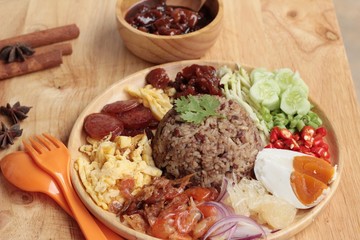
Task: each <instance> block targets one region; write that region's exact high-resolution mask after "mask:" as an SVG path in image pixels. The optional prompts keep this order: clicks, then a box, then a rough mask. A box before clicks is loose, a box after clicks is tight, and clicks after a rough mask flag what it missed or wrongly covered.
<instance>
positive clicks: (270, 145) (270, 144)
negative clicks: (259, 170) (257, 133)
mask: <svg viewBox="0 0 360 240" xmlns="http://www.w3.org/2000/svg"><path fill="white" fill-rule="evenodd" d="M265 148H274V146H273V144H272V143H269V144H268V145H266V146H265Z"/></svg>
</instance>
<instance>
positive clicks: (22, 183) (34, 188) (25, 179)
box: [0, 151, 123, 240]
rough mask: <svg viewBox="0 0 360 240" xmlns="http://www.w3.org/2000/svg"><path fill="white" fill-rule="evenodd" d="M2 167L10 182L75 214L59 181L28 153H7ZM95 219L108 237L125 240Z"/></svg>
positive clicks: (0, 164)
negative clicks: (51, 200)
mask: <svg viewBox="0 0 360 240" xmlns="http://www.w3.org/2000/svg"><path fill="white" fill-rule="evenodd" d="M0 167H1V171H2V172H3V174H4V176H5V178H6V179H7V180H8V181H9V182H10V183H12V184H13V185H15V186H16V187H18V188H20V189H22V190H24V191H28V192H41V193H44V194H46V195H48V196H49V197H51V198H52V199H53V200H55V202H56V203H57V204H59V205H60V207H62V209H64V210H65V211H66V212H67V213H68V214H69V215H70V216H73V214H72V212H71V210H70V207H69V205H68V204H67V202H66V200H65V198H64V196H63V195H62V193H61V191H60V190H59V187H58V185H57V183H56V182H55V181H54V180H53V179H52V178H51V177H50V175H48V174H47V173H45V172H44V171H42V170H41V169H40V168H39V167H38V166H37V165H36V164H35V163H34V162H33V161H32V159H31V157H30V156H29V155H28V154H27V153H25V152H22V151H18V152H13V153H10V154H8V155H6V156H5V157H4V158H3V159H2V160H1V162H0ZM29 176H31V181H29ZM94 219H95V221H96V223H97V224H98V225H99V227H100V229H101V231H102V232H103V233H104V235H105V236H106V238H107V239H114V240H123V238H122V237H120V236H119V235H117V234H116V233H115V232H113V231H112V230H110V229H109V228H108V227H106V226H105V225H104V224H103V223H102V222H100V221H99V220H98V219H96V218H94Z"/></svg>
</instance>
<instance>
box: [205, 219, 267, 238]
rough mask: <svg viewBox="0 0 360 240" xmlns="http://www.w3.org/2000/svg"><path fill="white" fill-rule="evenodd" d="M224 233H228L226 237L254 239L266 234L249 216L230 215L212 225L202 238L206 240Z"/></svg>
mask: <svg viewBox="0 0 360 240" xmlns="http://www.w3.org/2000/svg"><path fill="white" fill-rule="evenodd" d="M233 227H236V229H235V230H233ZM229 231H230V232H229ZM226 233H228V236H227V237H226V238H227V239H248V238H250V239H254V238H255V237H256V238H258V237H261V236H266V233H265V231H264V230H263V228H262V227H261V226H260V225H259V224H258V223H256V222H255V221H254V220H252V219H251V218H249V217H245V216H236V215H230V216H226V217H225V218H223V219H221V220H219V221H217V222H216V223H215V224H214V225H212V226H211V227H210V229H209V230H208V231H207V232H206V234H205V235H204V237H203V239H204V240H206V239H208V238H211V237H214V236H219V235H225V234H226ZM231 233H232V234H231Z"/></svg>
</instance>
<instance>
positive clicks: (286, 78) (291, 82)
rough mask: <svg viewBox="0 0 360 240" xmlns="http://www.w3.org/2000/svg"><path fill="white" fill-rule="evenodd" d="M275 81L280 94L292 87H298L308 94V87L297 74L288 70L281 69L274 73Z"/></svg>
mask: <svg viewBox="0 0 360 240" xmlns="http://www.w3.org/2000/svg"><path fill="white" fill-rule="evenodd" d="M274 79H275V81H276V82H277V83H278V84H279V87H280V89H281V92H284V91H285V90H286V89H288V88H289V87H292V86H299V87H301V88H303V90H304V91H305V92H306V93H307V94H308V93H309V87H308V86H307V85H306V83H305V82H304V81H303V80H302V79H301V77H300V74H299V73H298V72H295V73H294V72H293V71H292V70H291V69H290V68H281V69H278V70H277V71H276V72H275V77H274Z"/></svg>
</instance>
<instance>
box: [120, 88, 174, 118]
mask: <svg viewBox="0 0 360 240" xmlns="http://www.w3.org/2000/svg"><path fill="white" fill-rule="evenodd" d="M125 91H126V92H127V93H128V94H129V95H130V96H132V97H134V98H137V99H140V100H141V102H142V103H143V104H144V106H145V107H148V108H150V110H151V112H152V113H153V115H154V117H155V118H156V120H158V121H160V120H161V119H162V118H163V117H164V115H165V114H166V113H167V112H168V111H169V110H170V109H171V108H172V107H173V105H172V104H171V101H170V98H169V96H168V94H167V93H165V92H164V90H162V89H157V88H154V87H153V86H152V85H150V84H147V85H146V86H145V87H143V88H137V89H132V88H130V87H126V88H125Z"/></svg>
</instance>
